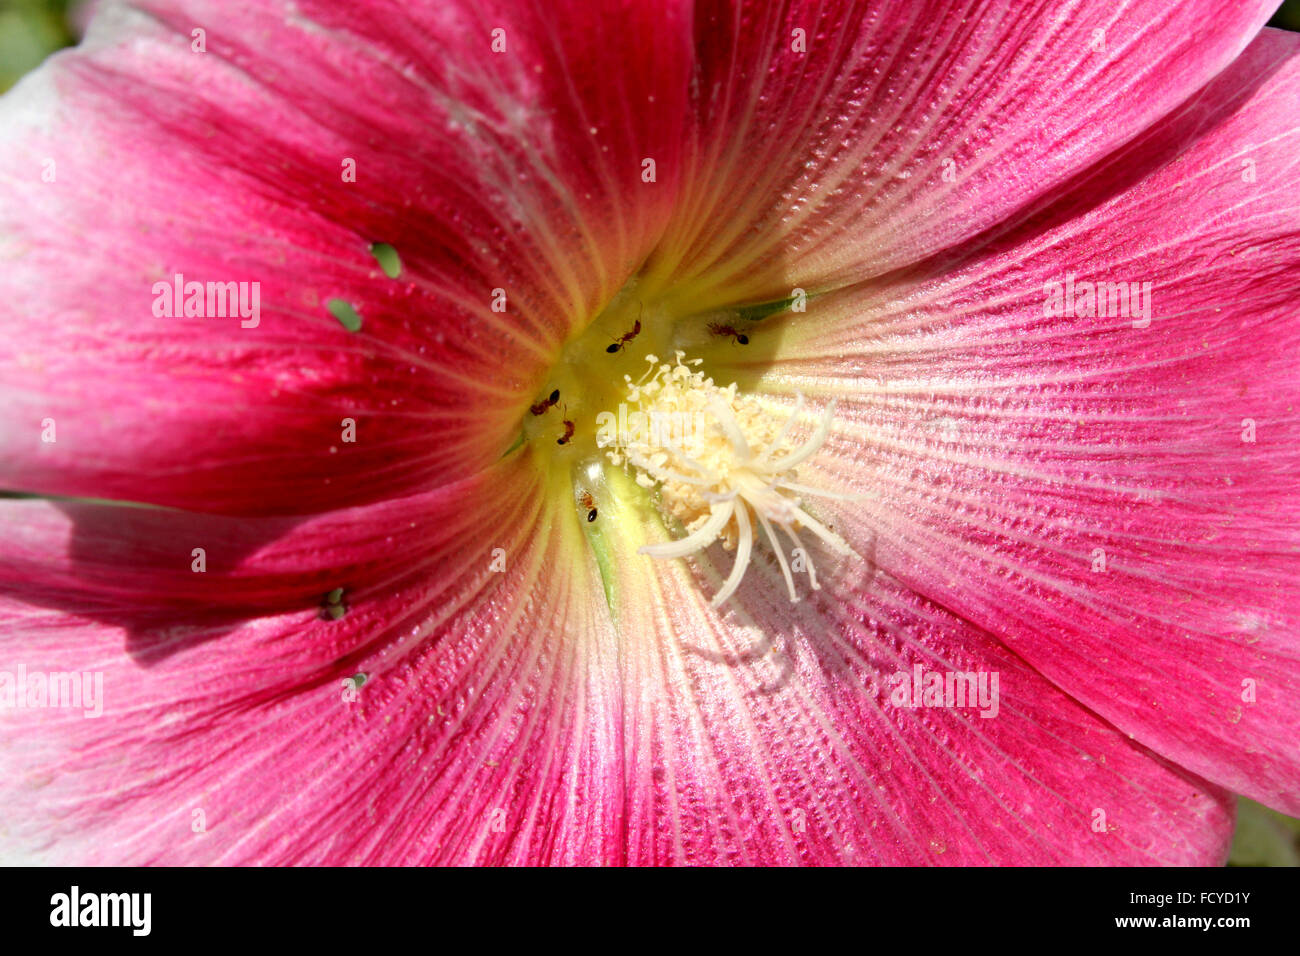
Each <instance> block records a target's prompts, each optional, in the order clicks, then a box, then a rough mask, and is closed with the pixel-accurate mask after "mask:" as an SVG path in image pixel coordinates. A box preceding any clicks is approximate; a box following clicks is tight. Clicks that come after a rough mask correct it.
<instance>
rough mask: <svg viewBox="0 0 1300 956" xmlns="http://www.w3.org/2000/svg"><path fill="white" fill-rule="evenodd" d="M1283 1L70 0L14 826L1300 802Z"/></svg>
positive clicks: (989, 827)
mask: <svg viewBox="0 0 1300 956" xmlns="http://www.w3.org/2000/svg"><path fill="white" fill-rule="evenodd" d="M1270 6H1271V5H1270V4H1269V3H1255V2H1229V0H1190V2H1185V3H1181V4H1177V5H1173V4H1168V3H1165V2H1163V0H1161V2H1157V0H1112V2H1107V3H1101V2H1097V3H1071V4H1065V3H1062V4H1032V5H1025V4H1021V3H1014V2H1011V0H988V2H973V3H965V2H963V3H955V2H942V0H933V2H928V3H919V2H915V0H898V2H876V0H873V2H870V3H867V2H852V0H841V2H818V3H811V2H804V0H786V2H782V3H769V2H762V0H753V2H746V0H698V2H696V3H693V4H692V3H684V2H675V0H670V2H665V0H653V2H651V0H627V2H623V3H618V4H612V3H595V2H591V3H588V2H584V0H548V2H547V3H544V4H543V3H530V2H523V0H518V2H509V0H439V2H437V3H433V2H430V3H410V2H401V3H399V2H388V0H369V2H351V3H337V2H326V0H297V2H295V3H287V2H271V0H220V2H218V0H137V2H135V3H132V4H130V5H123V4H114V3H105V4H104V5H103V6H102V7H101V8H100V10H99V12H98V14H97V17H96V19H95V21H94V23H93V25H92V27H91V29H90V32H89V36H88V38H87V40H86V41H85V42H84V43H83V45H82V46H81V47H80V48H79V49H77V50H76V51H72V52H68V53H64V54H61V55H59V56H56V57H55V58H54V59H53V60H52V61H51V62H50V63H48V64H47V65H46V66H45V67H43V68H42V69H41V70H39V71H38V72H36V73H35V74H33V75H31V76H29V77H28V78H27V79H26V80H24V81H23V82H22V83H21V84H20V85H19V86H18V87H17V88H16V89H15V90H13V91H12V92H11V93H10V94H8V95H7V96H6V97H5V98H4V99H3V101H0V129H3V131H4V135H3V145H2V146H0V190H3V195H4V201H3V204H0V261H3V268H2V269H0V302H3V307H2V308H0V317H2V319H3V323H4V332H5V334H4V336H3V339H0V403H2V405H3V411H4V414H3V416H0V487H3V488H5V489H7V490H8V491H9V492H11V495H10V496H9V498H8V499H7V500H5V501H3V502H2V503H0V504H3V507H2V508H0V524H2V525H3V528H2V530H0V536H2V538H3V540H4V542H5V544H4V547H3V549H2V550H0V569H2V570H0V581H3V587H2V588H0V591H2V595H0V614H3V637H2V638H0V704H2V705H4V706H3V707H2V708H0V727H2V728H3V729H2V730H0V770H2V771H3V772H0V781H2V783H0V787H3V788H4V793H3V797H2V798H0V807H3V810H0V835H2V837H3V843H4V845H5V846H6V851H5V852H6V853H7V854H8V855H9V858H27V859H38V860H52V861H74V862H83V863H104V862H109V863H191V862H208V863H252V862H257V863H672V862H694V863H722V862H732V863H790V862H809V863H829V862H842V863H906V864H915V863H957V864H967V863H990V862H992V863H1067V862H1068V863H1205V862H1218V861H1222V859H1223V857H1224V855H1225V853H1226V847H1227V841H1228V839H1229V835H1230V832H1231V828H1232V819H1233V809H1232V800H1233V797H1232V794H1233V793H1241V794H1246V795H1249V796H1251V797H1253V798H1254V799H1256V800H1258V801H1261V802H1262V803H1264V804H1267V805H1268V806H1270V807H1273V808H1276V809H1278V810H1281V811H1284V812H1288V813H1292V814H1295V813H1298V812H1300V769H1298V766H1297V765H1298V762H1300V754H1298V752H1297V733H1296V731H1297V727H1300V719H1298V716H1300V703H1298V701H1300V695H1298V694H1297V693H1296V691H1297V686H1298V685H1297V675H1298V674H1300V644H1298V643H1297V640H1298V638H1297V634H1298V631H1297V619H1296V614H1297V607H1300V602H1297V600H1296V599H1297V587H1296V583H1297V557H1298V551H1297V544H1298V541H1297V537H1298V536H1297V522H1296V517H1297V512H1296V498H1295V491H1294V489H1295V488H1296V487H1297V483H1296V479H1297V475H1298V472H1300V468H1298V467H1297V466H1298V463H1300V459H1298V453H1297V447H1300V446H1298V444H1297V438H1298V437H1300V436H1298V435H1297V423H1298V416H1297V414H1296V410H1295V404H1296V401H1297V367H1296V359H1295V356H1296V354H1297V351H1296V350H1297V347H1298V346H1300V334H1298V330H1300V325H1298V324H1297V322H1296V321H1295V319H1294V315H1293V302H1292V299H1293V293H1292V291H1291V279H1290V277H1291V276H1292V275H1293V274H1294V270H1295V266H1296V260H1297V251H1298V248H1300V214H1298V212H1297V203H1298V200H1297V198H1296V197H1297V196H1300V189H1298V188H1297V187H1300V159H1298V158H1297V157H1300V150H1297V148H1296V147H1297V136H1296V133H1297V128H1298V124H1297V116H1298V115H1300V114H1298V112H1297V105H1298V99H1300V59H1297V41H1296V38H1295V37H1294V36H1291V35H1286V34H1282V33H1280V32H1276V31H1271V30H1267V29H1265V30H1262V31H1261V27H1262V25H1263V23H1264V22H1265V21H1266V19H1267V17H1268V14H1269V12H1270ZM648 357H649V358H648ZM638 416H639V417H638ZM665 422H667V423H668V428H669V430H668V431H667V432H665V431H663V429H662V427H661V426H664V423H665ZM651 426H654V427H651ZM656 428H659V430H658V431H656V430H655V429H656ZM673 428H678V429H679V431H673V430H672V429H673ZM14 493H16V494H14ZM19 495H21V496H19ZM60 675H62V676H60ZM83 676H84V678H85V681H84V682H83V681H82V677H83ZM6 685H7V687H8V688H9V690H8V693H9V696H8V698H7V703H6V698H5V697H4V694H5V692H6V691H5V687H6ZM74 690H76V691H77V692H78V694H79V695H80V696H79V698H77V699H76V700H74V698H73V693H72V692H73V691H74ZM958 692H960V696H959V695H958ZM968 694H969V697H968V696H967V695H968ZM75 704H79V706H74V705H75ZM54 705H58V706H54ZM96 710H98V711H99V713H98V714H96V713H95V711H96Z"/></svg>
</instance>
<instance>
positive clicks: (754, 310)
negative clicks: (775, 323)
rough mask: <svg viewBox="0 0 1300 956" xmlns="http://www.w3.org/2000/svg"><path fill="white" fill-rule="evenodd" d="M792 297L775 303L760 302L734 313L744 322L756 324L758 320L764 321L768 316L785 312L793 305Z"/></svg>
mask: <svg viewBox="0 0 1300 956" xmlns="http://www.w3.org/2000/svg"><path fill="white" fill-rule="evenodd" d="M794 301H795V297H794V296H792V295H791V296H786V297H785V298H784V299H778V300H777V301H775V302H760V303H758V304H757V305H747V306H742V307H741V308H739V309H737V310H736V311H737V312H738V313H739V314H740V318H741V319H743V320H744V321H746V322H758V321H759V320H760V319H766V318H767V317H768V316H770V315H776V314H777V313H779V312H785V311H787V310H788V309H789V308H790V306H791V305H793V304H794Z"/></svg>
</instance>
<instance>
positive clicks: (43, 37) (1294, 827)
mask: <svg viewBox="0 0 1300 956" xmlns="http://www.w3.org/2000/svg"><path fill="white" fill-rule="evenodd" d="M92 5H93V0H0V91H4V90H7V89H9V87H11V86H12V85H13V84H14V83H16V82H17V81H18V78H19V77H21V76H22V75H23V74H24V73H27V72H28V71H29V70H32V69H34V68H35V67H36V66H38V65H39V64H40V62H41V61H42V60H44V59H45V58H46V57H47V56H48V55H49V54H50V53H52V52H53V51H55V50H57V49H59V48H60V47H64V46H67V45H68V44H70V43H74V42H75V41H76V38H77V35H78V33H79V31H80V26H81V25H82V24H84V22H85V18H86V15H87V11H88V10H89V8H90V6H92ZM1270 23H1271V24H1272V25H1273V26H1276V27H1284V28H1286V29H1288V30H1300V0H1286V2H1285V3H1284V4H1283V5H1282V7H1281V9H1280V10H1278V12H1277V14H1276V15H1275V16H1274V17H1273V19H1272V20H1271V21H1270ZM1298 691H1300V689H1298ZM1297 746H1300V742H1298V743H1297ZM1228 862H1229V865H1235V866H1300V820H1294V819H1292V818H1290V817H1284V816H1282V814H1280V813H1274V812H1273V811H1272V810H1269V809H1266V808H1265V807H1261V806H1260V805H1259V804H1257V803H1255V802H1253V801H1251V800H1242V801H1241V806H1240V812H1239V815H1238V821H1237V834H1236V837H1235V838H1234V840H1233V845H1232V856H1231V858H1230V859H1229V861H1228Z"/></svg>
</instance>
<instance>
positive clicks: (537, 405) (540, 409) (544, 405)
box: [528, 388, 560, 415]
mask: <svg viewBox="0 0 1300 956" xmlns="http://www.w3.org/2000/svg"><path fill="white" fill-rule="evenodd" d="M559 400H560V390H559V389H558V388H557V389H556V390H555V391H553V392H551V394H550V395H549V396H548V397H546V398H544V399H542V400H541V401H540V402H534V403H533V404H532V405H529V406H528V410H529V411H530V412H532V413H533V414H534V415H544V414H546V410H547V409H548V408H551V407H552V406H553V405H555V403H556V402H558V401H559Z"/></svg>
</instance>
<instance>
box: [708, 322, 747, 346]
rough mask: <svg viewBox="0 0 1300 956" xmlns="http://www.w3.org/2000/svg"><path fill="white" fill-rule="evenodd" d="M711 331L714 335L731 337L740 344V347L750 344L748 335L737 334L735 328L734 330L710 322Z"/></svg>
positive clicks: (728, 326) (730, 327)
mask: <svg viewBox="0 0 1300 956" xmlns="http://www.w3.org/2000/svg"><path fill="white" fill-rule="evenodd" d="M709 331H710V332H712V333H713V334H714V335H729V336H731V338H732V339H733V340H734V341H735V342H737V343H739V344H740V345H748V344H749V336H748V335H746V334H745V333H744V332H737V331H736V330H735V328H733V327H732V326H730V325H722V324H720V323H718V322H710V323H709Z"/></svg>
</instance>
